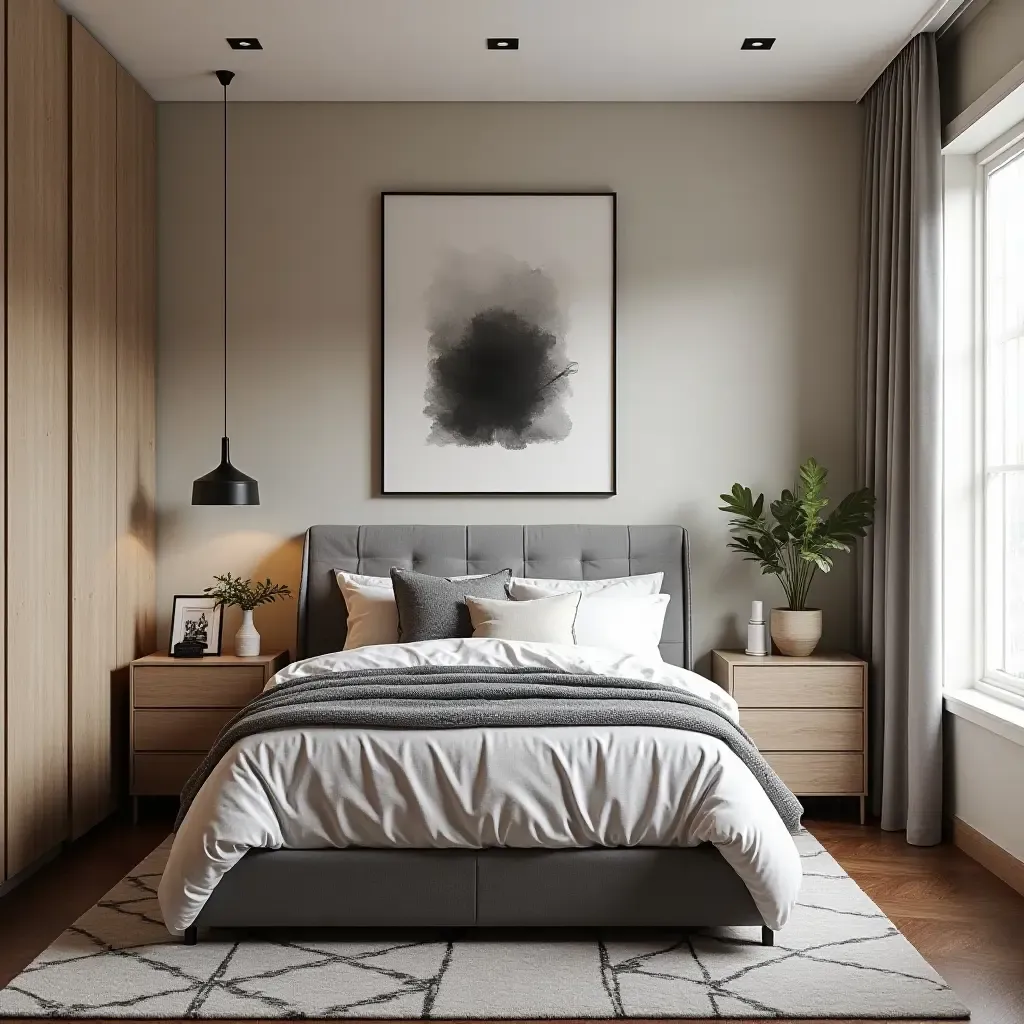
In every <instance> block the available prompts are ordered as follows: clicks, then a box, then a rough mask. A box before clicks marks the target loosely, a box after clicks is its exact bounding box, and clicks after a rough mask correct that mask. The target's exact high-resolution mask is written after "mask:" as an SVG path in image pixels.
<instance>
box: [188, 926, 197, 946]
mask: <svg viewBox="0 0 1024 1024" xmlns="http://www.w3.org/2000/svg"><path fill="white" fill-rule="evenodd" d="M198 941H199V929H198V928H197V927H196V926H195V925H191V926H190V927H188V928H186V929H185V945H186V946H194V945H195V944H196V943H197V942H198Z"/></svg>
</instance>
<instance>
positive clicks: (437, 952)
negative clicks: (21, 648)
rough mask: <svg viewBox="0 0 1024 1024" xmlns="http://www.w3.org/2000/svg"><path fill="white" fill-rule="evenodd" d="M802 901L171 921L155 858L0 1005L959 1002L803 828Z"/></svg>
mask: <svg viewBox="0 0 1024 1024" xmlns="http://www.w3.org/2000/svg"><path fill="white" fill-rule="evenodd" d="M796 841H797V844H798V846H799V848H800V854H801V857H802V858H803V862H804V884H803V890H802V893H801V897H800V902H799V904H798V906H797V908H796V911H795V912H794V914H793V917H792V918H791V920H790V922H789V924H788V925H787V927H786V928H785V929H784V930H783V931H782V932H780V933H778V935H777V936H776V945H775V946H774V947H771V948H766V947H763V946H761V945H760V944H759V939H760V933H759V929H756V928H736V929H721V930H714V931H695V932H690V933H687V934H682V933H678V934H677V933H671V932H665V931H654V932H636V931H628V932H615V931H607V932H604V931H602V932H586V933H573V934H571V935H566V936H562V935H561V934H560V933H556V934H554V935H553V934H552V933H550V932H547V933H544V932H539V933H529V934H528V933H524V932H518V931H517V932H512V933H509V932H504V933H503V932H493V933H485V934H477V933H475V932H470V931H464V932H462V933H460V934H458V935H454V936H452V935H429V934H427V935H424V934H418V935H409V934H406V933H392V934H390V935H389V934H368V933H365V932H354V931H352V932H348V931H346V932H341V931H326V932H323V931H321V932H309V933H301V934H297V933H294V932H289V933H282V934H280V935H278V934H276V933H250V934H249V935H245V934H238V935H228V934H218V933H211V935H210V937H209V938H205V939H204V940H203V941H202V942H201V943H200V944H199V945H198V946H185V945H183V944H182V943H181V942H180V941H178V940H174V939H172V938H171V937H170V936H169V935H168V934H167V932H166V931H165V930H164V927H163V923H162V921H161V918H160V909H159V907H158V906H157V902H156V886H157V882H158V881H159V878H160V873H161V870H162V868H163V865H164V862H165V859H166V856H167V844H164V845H163V846H161V847H160V848H158V849H157V850H155V851H154V852H153V853H152V854H150V855H149V857H147V858H146V859H145V860H144V861H143V862H142V863H141V864H140V865H139V866H138V867H137V868H136V869H135V870H134V871H132V872H131V874H129V875H128V876H127V877H126V878H124V879H123V880H122V881H121V882H119V883H118V884H117V885H116V886H115V887H114V889H112V890H111V891H110V892H109V893H108V894H107V895H106V896H105V897H104V898H103V899H102V900H101V901H100V902H99V903H98V904H97V905H96V906H95V907H93V908H92V909H91V910H89V911H87V912H86V913H85V914H84V915H83V916H82V917H81V918H79V920H78V921H77V922H76V923H75V924H74V925H73V926H72V927H71V928H69V929H68V930H67V931H66V932H64V934H63V935H61V937H60V938H59V939H57V941H56V942H54V943H53V945H52V946H50V947H49V948H48V949H47V950H45V951H44V952H43V953H42V954H41V955H40V956H39V957H37V958H36V959H35V960H34V961H33V962H32V964H31V965H30V966H29V967H28V968H26V969H25V971H24V972H22V974H20V975H19V976H18V977H17V978H15V979H14V981H13V982H11V984H10V985H9V986H8V987H7V988H6V989H4V990H2V991H0V1017H103V1018H111V1017H129V1018H144V1017H150V1018H152V1017H156V1018H165V1017H199V1018H226V1017H245V1018H278V1019H280V1018H296V1017H307V1018H324V1017H355V1018H359V1017H363V1018H366V1017H377V1018H393V1019H423V1018H435V1019H436V1018H444V1019H453V1018H460V1019H467V1018H469V1019H474V1018H475V1019H508V1018H517V1019H524V1018H547V1019H555V1018H563V1019H564V1018H595V1019H608V1018H614V1017H619V1018H636V1017H642V1018H652V1017H675V1018H688V1019H698V1020H701V1019H723V1018H725V1019H728V1018H734V1019H735V1018H743V1019H751V1018H761V1017H764V1018H778V1017H795V1018H821V1017H824V1018H829V1017H831V1018H885V1019H895V1020H913V1019H932V1020H934V1019H948V1020H959V1019H964V1018H966V1017H967V1016H968V1012H967V1009H966V1008H965V1007H964V1006H962V1005H961V1004H960V1002H959V1001H958V1000H957V999H956V997H955V996H954V995H953V993H952V992H951V991H950V989H949V987H948V986H947V985H946V984H945V982H943V980H942V978H940V977H939V975H938V974H936V973H935V971H933V970H932V969H931V968H930V967H929V966H928V964H927V963H926V962H925V961H924V959H923V958H922V957H921V956H920V954H919V953H918V952H917V951H916V950H915V949H914V947H913V946H911V944H910V943H909V942H908V941H907V940H906V939H905V938H904V937H903V936H902V935H901V934H900V933H899V931H897V929H896V928H895V927H894V926H893V924H892V923H891V922H890V921H889V920H888V918H886V916H885V915H884V914H883V913H882V912H881V911H880V910H879V909H878V907H876V906H875V905H874V904H873V903H872V902H871V900H869V899H868V897H867V896H866V895H865V894H864V893H863V892H862V891H861V889H860V888H859V887H858V886H857V884H856V883H855V882H854V881H853V880H852V879H851V878H850V877H849V876H848V875H847V874H846V872H845V871H843V869H842V868H841V867H840V866H839V865H838V864H837V863H836V862H835V861H834V860H833V859H832V857H831V856H829V854H828V853H827V852H826V851H825V850H824V849H823V848H822V847H821V845H820V844H819V843H818V842H817V840H815V839H814V838H813V837H812V836H810V835H808V834H806V833H805V834H803V835H801V836H798V837H797V840H796Z"/></svg>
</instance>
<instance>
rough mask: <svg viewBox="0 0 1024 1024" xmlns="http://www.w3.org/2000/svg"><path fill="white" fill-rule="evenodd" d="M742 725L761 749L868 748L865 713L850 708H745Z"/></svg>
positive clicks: (857, 749)
mask: <svg viewBox="0 0 1024 1024" xmlns="http://www.w3.org/2000/svg"><path fill="white" fill-rule="evenodd" d="M740 725H742V726H743V728H744V729H746V730H747V732H748V733H750V738H751V739H752V740H753V741H754V742H755V743H756V744H757V746H758V749H760V750H821V751H825V750H856V751H862V750H863V749H864V713H863V712H862V711H859V710H853V709H847V708H834V709H820V710H819V709H815V710H804V711H801V710H795V711H794V710H790V709H789V708H787V709H786V710H784V711H783V710H778V711H775V710H772V709H770V708H743V709H742V710H741V711H740Z"/></svg>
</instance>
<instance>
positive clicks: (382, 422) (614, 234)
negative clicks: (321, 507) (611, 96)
mask: <svg viewBox="0 0 1024 1024" xmlns="http://www.w3.org/2000/svg"><path fill="white" fill-rule="evenodd" d="M389 196H490V197H518V196H543V197H555V198H557V197H560V196H566V197H568V196H572V197H581V196H583V197H586V196H591V197H600V198H606V199H609V200H610V202H611V339H610V340H611V409H610V419H611V423H610V427H611V435H612V436H611V453H610V454H611V464H610V470H611V474H610V475H611V485H610V488H609V489H608V490H598V491H555V490H543V491H533V490H523V491H470V490H458V491H447V490H446V491H441V490H431V491H415V490H389V489H388V487H387V478H386V475H385V462H386V453H387V434H386V422H387V393H386V387H385V375H386V366H387V361H386V357H387V323H386V314H385V307H386V297H387V290H386V288H387V282H386V266H387V252H386V248H385V225H386V209H387V199H388V197H389ZM379 230H380V235H379V245H380V285H379V287H380V350H379V354H380V367H379V374H378V395H379V401H380V415H379V417H378V430H379V438H378V449H379V455H378V460H377V473H378V480H377V487H376V489H375V490H376V494H377V496H379V497H401V498H503V497H507V498H613V497H615V496H616V495H617V494H618V193H617V192H615V191H614V190H610V189H602V190H596V191H584V190H581V191H518V190H517V191H501V190H484V191H468V190H453V191H447V190H432V191H422V190H389V191H382V192H381V193H380V225H379Z"/></svg>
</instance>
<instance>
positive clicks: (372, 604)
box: [334, 571, 398, 651]
mask: <svg viewBox="0 0 1024 1024" xmlns="http://www.w3.org/2000/svg"><path fill="white" fill-rule="evenodd" d="M334 575H335V578H336V579H337V581H338V586H339V587H340V589H341V596H342V597H343V598H344V599H345V607H346V608H347V609H348V630H347V632H346V634H345V650H346V651H351V650H354V649H355V648H356V647H370V646H372V645H374V644H397V643H398V605H396V604H395V592H394V591H393V590H392V589H391V580H383V579H382V580H381V582H380V583H376V582H371V583H367V582H364V581H365V580H373V579H375V577H372V576H363V575H361V574H357V573H346V572H340V571H336V572H335V574H334Z"/></svg>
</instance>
